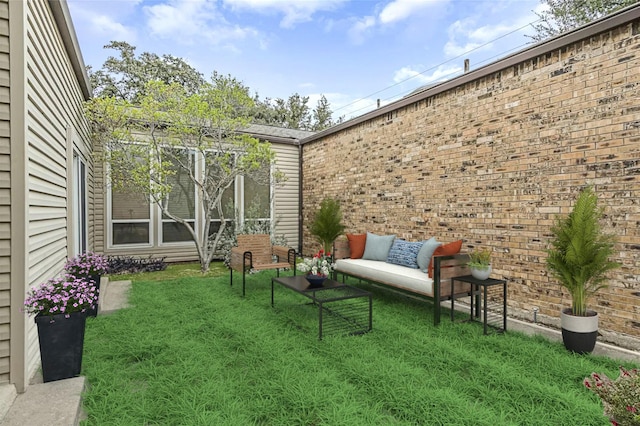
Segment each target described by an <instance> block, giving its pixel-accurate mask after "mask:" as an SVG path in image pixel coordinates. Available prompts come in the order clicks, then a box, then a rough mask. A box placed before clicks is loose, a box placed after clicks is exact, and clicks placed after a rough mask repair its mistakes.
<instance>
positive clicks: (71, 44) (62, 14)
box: [49, 0, 92, 100]
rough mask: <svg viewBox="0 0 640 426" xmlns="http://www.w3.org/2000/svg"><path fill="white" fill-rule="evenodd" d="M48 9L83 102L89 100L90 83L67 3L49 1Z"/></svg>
mask: <svg viewBox="0 0 640 426" xmlns="http://www.w3.org/2000/svg"><path fill="white" fill-rule="evenodd" d="M49 7H51V12H52V14H53V19H54V20H55V22H56V25H57V26H58V30H59V31H60V35H61V37H62V43H63V44H64V47H65V49H66V50H67V53H68V55H69V59H70V61H71V66H72V68H73V72H74V73H75V75H76V78H77V79H78V83H79V84H80V88H81V90H82V94H83V96H84V98H85V100H88V99H91V96H92V95H91V83H90V82H89V76H88V75H87V69H86V67H85V63H84V59H83V58H82V52H81V51H80V45H79V44H78V38H77V37H76V31H75V29H74V27H73V21H72V20H71V14H70V13H69V7H68V6H67V2H66V1H65V0H49Z"/></svg>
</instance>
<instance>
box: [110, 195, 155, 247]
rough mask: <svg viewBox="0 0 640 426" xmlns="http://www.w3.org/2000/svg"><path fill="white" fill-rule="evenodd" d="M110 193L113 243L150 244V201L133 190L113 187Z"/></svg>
mask: <svg viewBox="0 0 640 426" xmlns="http://www.w3.org/2000/svg"><path fill="white" fill-rule="evenodd" d="M110 194H111V226H112V232H111V237H112V243H113V245H119V244H149V243H150V242H151V241H150V238H149V237H150V233H149V228H150V226H149V225H150V214H149V213H150V209H149V201H148V200H146V199H145V197H144V196H143V195H142V194H140V193H136V192H133V191H124V190H116V189H114V188H112V189H111V191H110Z"/></svg>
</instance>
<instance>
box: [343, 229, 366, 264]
mask: <svg viewBox="0 0 640 426" xmlns="http://www.w3.org/2000/svg"><path fill="white" fill-rule="evenodd" d="M347 240H349V250H351V259H360V258H362V255H363V254H364V246H365V244H366V243H367V234H347Z"/></svg>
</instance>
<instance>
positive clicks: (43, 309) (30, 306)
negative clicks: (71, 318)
mask: <svg viewBox="0 0 640 426" xmlns="http://www.w3.org/2000/svg"><path fill="white" fill-rule="evenodd" d="M97 299H98V290H97V289H96V286H95V283H94V282H93V281H87V280H86V279H84V278H78V277H75V276H73V275H70V274H64V275H62V276H61V277H57V278H52V279H50V280H49V281H47V282H44V283H42V284H40V285H39V286H38V287H34V288H32V289H31V290H30V291H29V292H28V294H27V298H26V299H25V301H24V311H25V312H27V313H29V314H41V315H53V314H57V313H64V314H70V313H72V312H84V311H86V310H87V309H90V308H93V307H95V305H96V303H97Z"/></svg>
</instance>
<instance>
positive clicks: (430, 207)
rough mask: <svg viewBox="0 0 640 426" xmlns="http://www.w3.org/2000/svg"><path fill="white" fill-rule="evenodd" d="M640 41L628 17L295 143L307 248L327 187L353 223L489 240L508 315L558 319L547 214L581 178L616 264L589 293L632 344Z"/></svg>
mask: <svg viewBox="0 0 640 426" xmlns="http://www.w3.org/2000/svg"><path fill="white" fill-rule="evenodd" d="M639 52H640V22H639V21H635V22H632V23H628V24H625V25H622V26H619V27H617V28H615V29H613V30H611V31H607V32H605V33H603V34H600V35H596V36H592V37H590V38H589V39H585V40H582V41H579V42H576V43H573V44H570V45H567V46H565V47H563V48H561V49H554V50H553V51H550V52H548V54H544V55H540V56H537V57H535V58H532V59H528V60H526V61H524V62H521V63H519V64H517V65H514V66H509V67H508V68H504V69H502V70H500V71H496V72H494V73H492V74H489V75H486V76H483V77H479V78H477V79H476V80H473V81H470V82H465V83H463V84H460V85H458V86H457V87H455V86H453V85H452V88H450V89H448V90H444V91H442V92H440V93H435V91H434V92H430V93H434V94H433V95H431V96H429V97H425V98H424V99H420V100H419V101H416V102H415V103H414V104H409V105H407V106H403V107H402V108H400V109H397V110H395V111H391V112H389V113H387V114H384V115H382V116H377V117H372V118H371V119H370V120H368V121H362V122H360V123H357V124H354V125H353V126H350V127H349V126H347V127H345V128H344V129H339V130H336V131H335V132H329V133H328V134H327V135H325V136H324V137H322V138H321V139H318V140H317V141H312V142H309V143H306V144H304V145H303V173H304V176H305V179H304V189H303V194H304V210H303V211H304V216H303V223H304V224H305V236H304V246H305V249H306V248H308V247H309V246H311V245H313V244H314V239H313V238H312V237H311V236H310V235H309V232H308V224H309V223H310V221H311V219H312V211H311V210H310V209H308V206H310V205H311V206H313V205H317V203H318V202H320V201H321V200H322V198H323V197H325V196H329V195H330V196H334V197H336V198H338V199H339V200H340V201H341V202H342V203H343V208H344V213H345V224H346V225H347V229H348V231H349V232H365V231H371V232H374V233H379V234H390V233H394V234H397V235H398V236H400V237H403V238H407V239H410V240H421V239H426V238H429V237H432V236H435V237H436V238H437V239H438V240H439V241H443V242H450V241H453V240H457V239H463V240H464V245H463V250H464V251H467V250H470V249H471V248H473V247H475V246H480V247H489V248H490V249H491V250H492V252H493V258H492V259H493V265H494V266H493V268H494V274H495V275H496V276H498V277H504V278H505V279H507V280H509V290H508V291H509V295H508V301H509V306H510V308H509V310H510V314H513V315H517V316H522V317H523V318H527V319H531V318H532V317H533V313H532V312H533V308H534V307H537V308H539V315H538V319H539V320H540V318H544V319H545V320H547V321H548V322H549V323H550V324H557V323H554V321H557V319H558V317H559V312H560V308H561V307H562V306H568V305H569V304H570V296H569V294H568V293H567V292H566V291H563V290H562V289H561V288H560V286H559V285H557V284H556V283H555V282H553V281H552V280H551V279H550V278H549V276H548V273H547V271H546V267H545V260H546V253H545V249H546V248H547V247H548V244H549V239H550V227H551V225H552V224H553V222H554V219H555V218H556V216H557V214H558V213H562V214H567V213H568V212H569V211H570V209H571V206H572V205H573V204H574V202H575V199H576V195H577V194H578V191H579V189H580V188H581V187H582V186H583V185H585V184H587V183H590V184H593V185H594V186H595V189H596V192H597V194H598V197H599V203H600V205H601V206H602V207H604V208H605V211H606V219H605V223H604V228H605V230H606V231H607V232H611V233H614V234H615V235H616V236H617V237H618V243H617V244H616V246H615V252H616V256H615V260H617V261H619V262H621V263H622V265H623V266H622V268H621V269H619V270H617V271H615V272H614V273H612V274H610V277H611V279H610V280H609V281H608V284H609V286H610V287H609V288H608V289H606V290H603V291H601V292H599V293H598V294H597V295H596V297H594V298H593V299H592V300H591V306H592V307H593V308H594V309H595V310H597V311H598V312H599V313H600V329H601V332H602V333H603V334H607V335H608V336H605V337H607V338H615V339H619V338H621V339H623V340H626V339H627V337H631V338H632V339H635V342H634V343H633V344H635V345H638V346H640V345H639V343H640V339H638V336H640V276H639V275H638V272H639V271H640V245H639V244H638V241H640V228H639V227H638V223H640V201H639V200H640V109H639V108H638V99H640V73H639V72H638V70H639V69H640V53H639ZM496 68H497V67H496ZM425 96H426V95H425ZM347 123H348V122H347ZM345 160H346V161H345ZM318 170H322V173H321V174H319V173H317V171H318ZM612 332H615V333H616V335H612ZM610 336H612V337H610Z"/></svg>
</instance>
